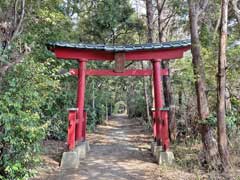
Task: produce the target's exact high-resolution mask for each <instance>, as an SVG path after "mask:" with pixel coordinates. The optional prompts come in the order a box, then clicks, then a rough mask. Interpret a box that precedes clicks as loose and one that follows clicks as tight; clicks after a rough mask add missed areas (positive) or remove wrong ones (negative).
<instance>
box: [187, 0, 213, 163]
mask: <svg viewBox="0 0 240 180" xmlns="http://www.w3.org/2000/svg"><path fill="white" fill-rule="evenodd" d="M188 4H189V19H190V31H191V43H192V48H191V51H192V64H193V73H194V76H195V88H196V95H197V104H198V115H199V119H200V120H201V121H202V123H199V124H200V127H199V128H200V134H201V136H202V142H203V147H204V150H205V157H206V159H205V160H206V161H208V163H209V162H210V161H211V159H212V158H213V157H214V156H215V155H216V151H217V148H216V141H215V139H214V137H213V134H212V130H211V127H210V126H209V125H208V124H206V123H203V121H204V120H206V119H207V118H208V116H209V106H208V99H207V95H206V84H205V68H204V64H203V60H202V57H201V50H200V46H201V43H200V40H199V31H198V29H199V26H198V23H199V15H200V14H201V13H203V11H204V9H205V8H206V7H207V4H208V0H201V1H198V0H188Z"/></svg>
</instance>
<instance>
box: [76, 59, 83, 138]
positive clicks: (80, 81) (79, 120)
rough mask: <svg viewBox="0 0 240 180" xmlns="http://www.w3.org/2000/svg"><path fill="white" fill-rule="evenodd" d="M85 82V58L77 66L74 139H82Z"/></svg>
mask: <svg viewBox="0 0 240 180" xmlns="http://www.w3.org/2000/svg"><path fill="white" fill-rule="evenodd" d="M85 84H86V60H85V59H81V60H79V68H78V93H77V107H78V113H77V125H76V137H75V139H76V141H82V140H84V139H83V123H84V113H83V111H84V96H85Z"/></svg>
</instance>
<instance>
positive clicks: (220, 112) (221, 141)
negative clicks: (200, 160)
mask: <svg viewBox="0 0 240 180" xmlns="http://www.w3.org/2000/svg"><path fill="white" fill-rule="evenodd" d="M221 11H222V12H221V34H220V44H219V58H218V99H217V132H218V151H219V154H220V158H221V162H222V167H223V170H227V169H228V166H229V153H228V147H227V133H226V122H225V114H226V112H225V111H226V110H225V105H226V103H225V102H226V101H225V93H226V63H227V59H226V47H227V21H228V0H222V10H221Z"/></svg>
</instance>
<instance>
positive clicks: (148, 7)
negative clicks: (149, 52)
mask: <svg viewBox="0 0 240 180" xmlns="http://www.w3.org/2000/svg"><path fill="white" fill-rule="evenodd" d="M146 14H147V27H148V35H147V41H148V43H152V42H153V4H152V0H146ZM150 66H151V64H150V63H149V62H148V67H150ZM142 67H143V64H142ZM150 80H151V81H152V78H150ZM143 85H144V97H145V103H146V113H147V120H148V122H150V121H151V116H150V108H149V99H150V98H149V94H148V92H147V78H143Z"/></svg>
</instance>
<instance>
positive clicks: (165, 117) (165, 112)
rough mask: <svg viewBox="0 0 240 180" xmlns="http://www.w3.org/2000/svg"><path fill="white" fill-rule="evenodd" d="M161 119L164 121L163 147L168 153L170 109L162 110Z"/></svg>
mask: <svg viewBox="0 0 240 180" xmlns="http://www.w3.org/2000/svg"><path fill="white" fill-rule="evenodd" d="M161 119H162V145H163V150H164V151H167V150H168V148H169V133H168V109H163V110H161Z"/></svg>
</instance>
